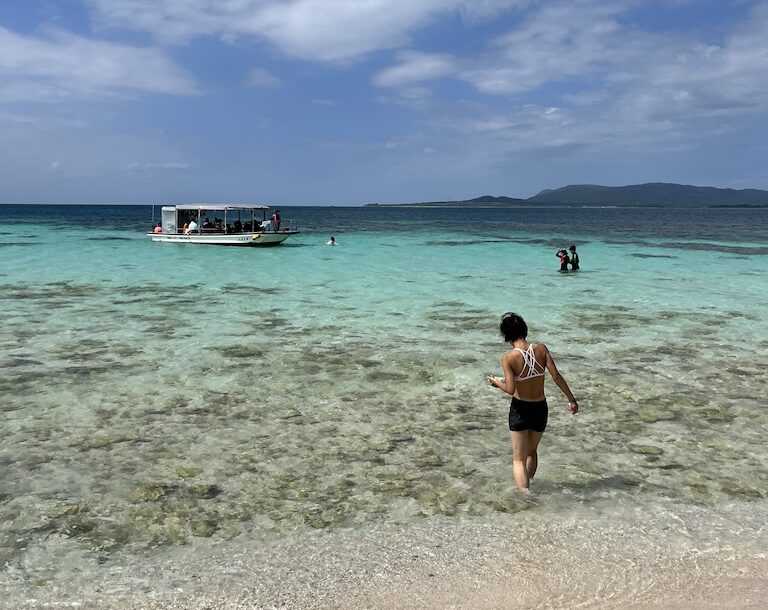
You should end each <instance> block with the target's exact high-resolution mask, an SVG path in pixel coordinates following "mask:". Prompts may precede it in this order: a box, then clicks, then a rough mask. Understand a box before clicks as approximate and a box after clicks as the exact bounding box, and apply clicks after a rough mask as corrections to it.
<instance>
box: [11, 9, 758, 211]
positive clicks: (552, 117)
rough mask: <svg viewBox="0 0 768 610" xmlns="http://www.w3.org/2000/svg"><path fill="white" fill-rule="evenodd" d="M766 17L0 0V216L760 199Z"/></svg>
mask: <svg viewBox="0 0 768 610" xmlns="http://www.w3.org/2000/svg"><path fill="white" fill-rule="evenodd" d="M766 32H768V0H760V1H749V0H645V1H643V0H567V1H560V0H358V1H344V0H59V1H53V0H24V1H19V2H14V1H10V0H8V1H5V2H0V202H2V203H78V202H80V203H163V202H183V201H225V200H230V201H248V202H264V203H267V204H281V205H291V204H295V205H332V204H335V205H357V204H363V203H370V202H382V203H384V202H415V201H429V200H447V199H465V198H471V197H476V196H478V195H484V194H491V195H508V196H514V197H529V196H531V195H534V194H535V193H537V192H538V191H540V190H541V189H544V188H556V187H559V186H564V185H566V184H583V183H592V184H607V185H621V184H636V183H642V182H657V181H659V182H681V183H686V184H697V185H708V186H718V187H730V188H768V165H767V164H766V163H765V159H766V158H768V154H767V153H768V34H766Z"/></svg>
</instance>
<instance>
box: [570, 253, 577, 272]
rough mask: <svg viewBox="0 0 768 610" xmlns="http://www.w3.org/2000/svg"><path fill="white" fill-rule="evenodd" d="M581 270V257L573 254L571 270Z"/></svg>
mask: <svg viewBox="0 0 768 610" xmlns="http://www.w3.org/2000/svg"><path fill="white" fill-rule="evenodd" d="M578 268H579V255H578V254H576V252H575V251H574V252H571V269H572V270H573V271H577V270H578Z"/></svg>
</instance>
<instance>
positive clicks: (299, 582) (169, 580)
mask: <svg viewBox="0 0 768 610" xmlns="http://www.w3.org/2000/svg"><path fill="white" fill-rule="evenodd" d="M589 512H590V511H587V512H583V511H582V512H580V513H578V514H577V513H574V515H572V516H571V517H570V518H566V519H553V520H552V521H547V518H546V517H545V516H542V514H541V513H536V514H533V513H529V514H516V515H503V516H500V517H499V518H494V519H483V520H477V519H475V520H466V521H455V520H451V519H443V518H441V519H434V520H429V521H428V522H425V523H422V524H416V525H408V526H395V525H391V524H387V525H379V526H374V527H373V528H372V529H370V530H368V531H359V530H344V529H341V530H336V531H331V532H328V531H326V532H312V533H307V532H305V533H302V534H299V535H297V536H294V537H291V538H288V539H282V540H279V541H274V542H272V543H269V544H263V545H261V546H258V547H254V548H248V547H247V545H243V544H242V542H244V541H241V544H240V546H237V547H236V546H233V545H226V546H225V545H222V546H221V547H220V548H215V549H197V550H196V549H194V548H190V549H188V550H187V552H186V554H185V555H179V554H178V552H176V554H174V555H170V554H169V555H166V556H165V557H158V556H157V555H155V556H148V557H147V558H146V560H145V561H143V562H142V563H140V564H137V565H134V566H133V567H128V566H122V567H119V566H117V565H114V566H109V565H105V566H104V569H103V571H101V572H100V573H99V575H98V577H97V578H93V577H92V575H91V576H90V577H87V578H86V577H84V578H83V580H82V581H78V580H76V579H75V580H72V581H69V582H67V583H57V584H56V585H53V584H51V583H48V584H46V585H44V586H40V587H37V588H36V589H27V590H25V591H22V590H16V591H14V592H13V597H9V596H8V595H4V596H3V598H4V600H5V601H4V604H3V606H2V607H3V608H27V607H30V608H33V607H79V608H116V609H121V610H122V609H126V610H128V609H130V610H135V609H153V610H154V609H181V608H184V609H190V610H203V609H206V610H208V609H218V608H222V609H238V610H239V609H250V608H340V609H345V610H346V609H348V610H352V609H359V608H381V609H384V608H414V609H416V608H489V609H491V608H511V607H514V608H596V609H597V608H622V609H636V610H640V609H641V608H642V609H648V608H650V609H661V608H679V609H686V610H688V609H690V610H693V609H694V608H696V609H701V608H703V609H705V610H706V609H714V608H729V609H730V608H737V609H746V608H760V607H764V594H765V591H766V590H768V553H766V550H768V544H767V543H768V532H767V531H766V529H768V528H765V526H764V525H762V524H761V523H760V520H759V519H758V520H756V521H754V522H747V523H744V522H740V513H739V510H738V509H737V510H735V512H734V514H733V520H730V519H729V517H728V514H729V512H731V510H730V509H729V510H724V511H722V512H717V513H715V512H713V511H711V510H709V509H702V510H701V511H698V512H695V513H690V512H686V513H685V514H676V513H675V512H674V511H670V512H669V513H668V517H669V518H668V519H667V520H666V522H664V521H663V520H660V519H659V515H652V516H648V518H645V517H643V516H642V515H639V516H638V519H637V522H636V524H635V525H633V526H628V525H627V524H626V522H624V523H623V524H622V523H619V522H618V521H616V522H610V521H607V520H606V519H605V516H604V515H599V514H593V515H590V514H589ZM624 516H626V515H624ZM763 523H764V522H763ZM9 592H10V591H9V590H6V593H9Z"/></svg>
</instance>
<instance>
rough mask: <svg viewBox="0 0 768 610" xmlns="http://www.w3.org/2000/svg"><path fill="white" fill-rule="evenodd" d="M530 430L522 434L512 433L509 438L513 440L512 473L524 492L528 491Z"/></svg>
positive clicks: (523, 431)
mask: <svg viewBox="0 0 768 610" xmlns="http://www.w3.org/2000/svg"><path fill="white" fill-rule="evenodd" d="M529 432H530V430H522V431H520V432H515V431H510V433H509V438H510V439H511V440H512V472H513V473H514V475H515V483H517V487H518V488H519V489H522V490H527V489H528V482H529V481H528V479H529V478H530V477H529V476H528V470H527V468H526V461H527V458H528V455H529V448H528V433H529Z"/></svg>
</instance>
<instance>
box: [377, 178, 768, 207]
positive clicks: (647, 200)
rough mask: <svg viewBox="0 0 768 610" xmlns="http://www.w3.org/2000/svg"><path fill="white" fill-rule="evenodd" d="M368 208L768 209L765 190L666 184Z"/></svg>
mask: <svg viewBox="0 0 768 610" xmlns="http://www.w3.org/2000/svg"><path fill="white" fill-rule="evenodd" d="M366 205H367V206H378V205H382V206H415V207H424V206H433V207H462V208H467V207H509V206H516V205H527V206H531V205H536V206H539V205H544V206H545V205H618V206H642V205H647V206H663V207H743V206H757V207H763V206H768V191H762V190H758V189H743V190H735V189H720V188H715V187H712V186H690V185H687V184H673V183H667V182H650V183H648V184H632V185H629V186H601V185H599V184H572V185H569V186H564V187H561V188H558V189H547V190H544V191H541V192H540V193H538V194H537V195H534V196H533V197H530V198H528V199H519V198H515V197H494V196H493V195H483V196H481V197H475V198H474V199H465V200H462V201H424V202H421V203H384V204H379V203H368V204H366Z"/></svg>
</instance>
